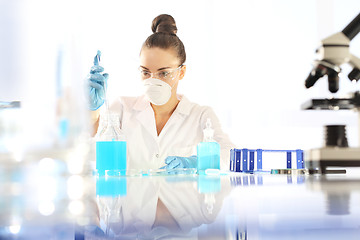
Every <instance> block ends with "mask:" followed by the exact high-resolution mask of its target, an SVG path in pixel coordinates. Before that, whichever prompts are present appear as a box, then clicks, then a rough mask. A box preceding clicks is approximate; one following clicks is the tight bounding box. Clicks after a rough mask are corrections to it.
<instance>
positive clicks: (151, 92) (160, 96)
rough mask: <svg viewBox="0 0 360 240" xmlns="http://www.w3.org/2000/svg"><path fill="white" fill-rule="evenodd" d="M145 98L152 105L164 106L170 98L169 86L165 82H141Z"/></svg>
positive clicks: (152, 80) (150, 80) (154, 80)
mask: <svg viewBox="0 0 360 240" xmlns="http://www.w3.org/2000/svg"><path fill="white" fill-rule="evenodd" d="M143 84H144V88H145V96H146V97H147V99H148V100H149V101H150V102H151V103H152V104H154V105H164V104H165V103H167V102H168V101H169V99H170V97H171V86H170V85H169V84H167V83H166V82H164V81H162V80H160V79H156V78H148V79H146V80H143Z"/></svg>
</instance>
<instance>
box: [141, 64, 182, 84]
mask: <svg viewBox="0 0 360 240" xmlns="http://www.w3.org/2000/svg"><path fill="white" fill-rule="evenodd" d="M181 67H182V65H181V66H179V67H178V68H175V69H166V70H161V71H158V72H156V73H152V72H150V71H148V70H145V69H142V68H139V71H140V76H141V79H142V80H145V79H148V78H150V77H153V78H157V79H160V80H163V81H171V80H173V79H174V78H175V77H177V71H178V70H179V69H180V68H181Z"/></svg>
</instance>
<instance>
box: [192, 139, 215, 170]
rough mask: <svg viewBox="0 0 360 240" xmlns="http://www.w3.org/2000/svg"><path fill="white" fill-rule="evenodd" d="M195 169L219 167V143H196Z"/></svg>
mask: <svg viewBox="0 0 360 240" xmlns="http://www.w3.org/2000/svg"><path fill="white" fill-rule="evenodd" d="M197 157H198V162H197V170H198V172H199V173H201V172H203V171H205V170H206V169H209V168H211V169H220V145H219V144H218V143H217V142H201V143H199V144H198V145H197Z"/></svg>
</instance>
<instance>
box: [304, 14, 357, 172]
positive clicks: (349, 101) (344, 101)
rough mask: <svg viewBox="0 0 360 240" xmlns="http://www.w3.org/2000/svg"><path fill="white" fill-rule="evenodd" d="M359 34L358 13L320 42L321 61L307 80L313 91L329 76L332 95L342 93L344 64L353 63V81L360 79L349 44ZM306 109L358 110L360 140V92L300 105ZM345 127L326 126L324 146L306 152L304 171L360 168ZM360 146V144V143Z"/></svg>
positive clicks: (351, 73)
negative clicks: (343, 26)
mask: <svg viewBox="0 0 360 240" xmlns="http://www.w3.org/2000/svg"><path fill="white" fill-rule="evenodd" d="M359 32H360V14H358V15H357V16H356V17H355V18H354V19H353V20H352V21H351V22H350V23H349V24H348V25H347V26H346V27H345V28H344V29H343V30H342V31H341V32H338V33H336V34H333V35H331V36H329V37H327V38H325V39H323V40H322V41H321V45H320V47H319V48H318V49H317V50H316V53H317V56H318V58H317V59H316V60H315V62H314V67H313V69H312V71H311V72H310V74H309V76H308V77H307V79H306V80H305V87H306V88H310V87H312V86H314V84H315V83H316V82H317V81H318V80H319V79H320V78H322V77H324V76H325V75H327V77H328V87H329V91H330V92H331V93H336V92H337V91H338V90H339V73H340V72H341V68H340V66H341V65H342V64H345V63H347V64H350V65H351V66H352V67H353V69H352V71H351V72H350V73H349V74H348V78H349V79H350V80H351V81H355V82H357V81H358V80H359V79H360V59H359V58H357V57H356V56H354V55H352V54H351V53H350V50H349V45H350V41H351V40H352V39H353V38H354V37H355V36H356V35H357V34H358V33H359ZM301 108H302V109H304V110H311V109H312V110H342V109H347V110H356V111H358V114H359V133H358V134H359V138H360V92H358V91H357V92H354V93H352V94H351V96H350V97H348V98H330V99H311V100H309V101H307V102H305V103H304V104H302V106H301ZM345 127H346V126H345V125H327V126H325V131H326V134H325V146H323V147H322V148H318V149H311V150H308V151H306V152H305V155H304V160H305V168H307V169H308V170H309V173H310V174H311V173H321V174H325V173H329V172H330V171H331V170H329V169H328V168H330V167H341V168H343V167H360V147H357V148H350V147H349V146H348V142H347V138H346V129H345ZM359 144H360V141H359Z"/></svg>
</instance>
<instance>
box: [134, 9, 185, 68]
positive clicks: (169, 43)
mask: <svg viewBox="0 0 360 240" xmlns="http://www.w3.org/2000/svg"><path fill="white" fill-rule="evenodd" d="M151 30H152V31H153V34H152V35H150V36H149V37H148V38H147V39H146V40H145V42H144V44H143V46H142V48H141V49H143V48H144V47H148V48H153V47H158V48H162V49H169V48H173V49H174V50H175V51H176V53H177V57H178V58H179V60H180V65H182V64H184V62H185V60H186V53H185V47H184V44H183V43H182V41H181V40H180V38H179V37H178V36H177V35H176V33H177V27H176V23H175V19H174V18H173V17H172V16H170V15H168V14H161V15H159V16H157V17H156V18H154V20H153V21H152V25H151Z"/></svg>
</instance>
